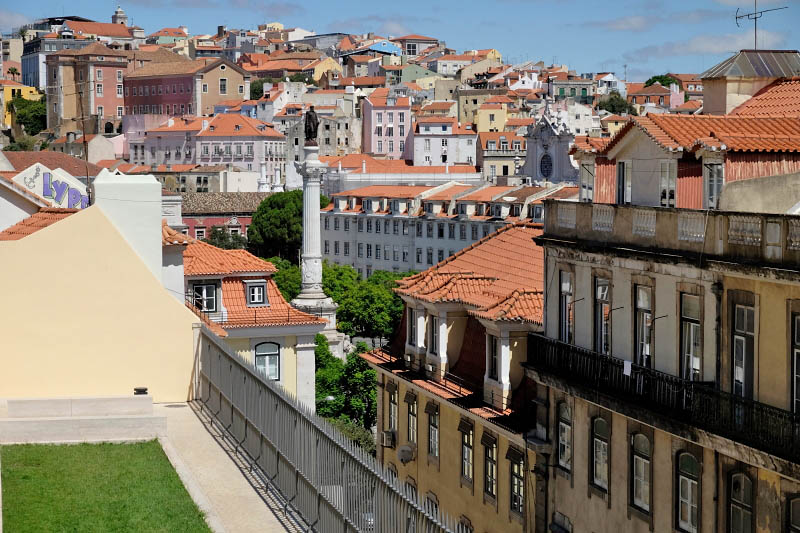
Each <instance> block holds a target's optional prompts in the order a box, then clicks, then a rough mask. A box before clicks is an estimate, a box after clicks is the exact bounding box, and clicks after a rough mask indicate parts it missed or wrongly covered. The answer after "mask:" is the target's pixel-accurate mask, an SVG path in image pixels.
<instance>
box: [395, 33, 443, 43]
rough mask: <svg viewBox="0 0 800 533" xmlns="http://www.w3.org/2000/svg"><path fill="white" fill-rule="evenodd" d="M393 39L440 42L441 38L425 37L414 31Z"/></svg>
mask: <svg viewBox="0 0 800 533" xmlns="http://www.w3.org/2000/svg"><path fill="white" fill-rule="evenodd" d="M390 40H391V41H436V42H439V39H434V38H433V37H425V36H424V35H419V34H418V33H412V34H409V35H403V36H402V37H395V38H393V39H390Z"/></svg>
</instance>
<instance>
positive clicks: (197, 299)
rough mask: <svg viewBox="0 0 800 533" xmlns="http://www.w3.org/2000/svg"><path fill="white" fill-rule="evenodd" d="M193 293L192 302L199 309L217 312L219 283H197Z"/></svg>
mask: <svg viewBox="0 0 800 533" xmlns="http://www.w3.org/2000/svg"><path fill="white" fill-rule="evenodd" d="M192 293H193V299H192V303H193V304H194V306H195V307H196V308H197V309H199V310H200V311H204V312H206V313H216V312H217V285H216V284H215V283H206V282H200V283H195V284H194V286H193V287H192Z"/></svg>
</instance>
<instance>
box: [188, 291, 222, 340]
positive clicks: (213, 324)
mask: <svg viewBox="0 0 800 533" xmlns="http://www.w3.org/2000/svg"><path fill="white" fill-rule="evenodd" d="M185 303H186V307H187V308H188V309H189V310H190V311H191V312H192V313H194V314H195V315H197V317H198V318H199V319H200V321H201V322H202V323H203V324H205V325H206V327H207V328H208V329H210V330H211V331H212V332H213V333H214V334H215V335H216V336H217V337H227V336H228V332H227V331H225V330H224V329H222V326H220V325H219V324H217V323H216V322H213V321H212V320H209V318H208V315H206V314H205V313H203V312H201V311H200V310H199V309H198V308H197V307H195V306H194V305H193V304H192V302H190V301H189V300H188V299H187V300H186V301H185Z"/></svg>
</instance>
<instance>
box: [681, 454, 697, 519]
mask: <svg viewBox="0 0 800 533" xmlns="http://www.w3.org/2000/svg"><path fill="white" fill-rule="evenodd" d="M699 480H700V465H699V464H698V463H697V459H695V458H694V456H693V455H692V454H690V453H682V454H680V455H679V456H678V488H677V490H678V497H677V500H678V509H677V513H678V529H680V530H681V531H685V532H686V533H696V531H697V499H698V483H699Z"/></svg>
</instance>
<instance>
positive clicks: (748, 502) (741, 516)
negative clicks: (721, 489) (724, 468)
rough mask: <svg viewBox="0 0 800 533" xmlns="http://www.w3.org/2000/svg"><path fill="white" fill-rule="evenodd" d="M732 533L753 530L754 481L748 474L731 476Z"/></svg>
mask: <svg viewBox="0 0 800 533" xmlns="http://www.w3.org/2000/svg"><path fill="white" fill-rule="evenodd" d="M729 496H730V501H729V502H728V505H729V508H730V524H729V526H728V530H729V531H730V532H731V533H750V532H751V531H753V483H752V482H751V481H750V478H749V477H748V476H747V475H746V474H742V473H736V474H733V475H732V476H731V485H730V491H729Z"/></svg>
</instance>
